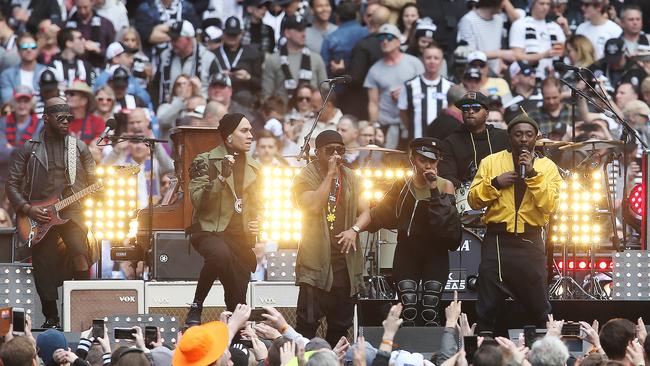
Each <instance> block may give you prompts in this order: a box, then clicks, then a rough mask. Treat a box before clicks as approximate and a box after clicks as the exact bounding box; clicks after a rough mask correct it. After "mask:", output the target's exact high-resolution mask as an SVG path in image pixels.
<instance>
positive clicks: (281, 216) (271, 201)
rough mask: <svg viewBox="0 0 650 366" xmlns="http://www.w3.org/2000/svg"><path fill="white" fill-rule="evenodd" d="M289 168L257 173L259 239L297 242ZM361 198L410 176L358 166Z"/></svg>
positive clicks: (377, 195) (298, 217)
mask: <svg viewBox="0 0 650 366" xmlns="http://www.w3.org/2000/svg"><path fill="white" fill-rule="evenodd" d="M299 171H300V170H299V168H293V167H264V168H262V170H261V172H262V174H261V179H262V184H261V189H262V207H263V210H262V216H261V220H260V221H261V222H260V225H261V226H260V234H259V235H260V240H261V241H274V242H279V243H288V244H297V243H298V242H299V241H300V239H301V232H302V225H303V222H302V212H300V210H299V209H298V208H297V207H296V205H295V202H294V201H293V198H292V193H291V189H292V187H293V178H294V177H295V175H296V174H298V172H299ZM355 173H356V174H357V175H358V176H359V177H360V178H361V184H362V197H363V198H364V199H365V200H367V201H369V202H371V203H372V202H376V201H378V200H380V199H381V198H382V197H383V196H384V194H385V193H386V191H388V189H389V188H390V186H391V184H392V183H393V182H394V181H395V180H397V179H403V178H405V177H410V176H411V175H413V173H412V172H411V171H410V170H405V169H358V170H356V171H355Z"/></svg>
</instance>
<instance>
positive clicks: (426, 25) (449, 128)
mask: <svg viewBox="0 0 650 366" xmlns="http://www.w3.org/2000/svg"><path fill="white" fill-rule="evenodd" d="M648 7H649V6H648V2H645V1H632V0H625V1H614V2H612V3H609V1H608V0H585V1H582V2H578V1H571V2H569V1H567V0H528V1H527V0H480V1H474V0H468V1H449V0H273V1H272V0H136V1H129V2H128V3H127V2H125V1H121V0H67V1H55V0H46V1H38V2H35V1H31V2H30V1H26V0H13V1H8V0H5V1H0V103H1V104H2V109H1V110H2V117H1V118H0V181H3V180H4V178H5V176H6V163H7V160H8V159H9V157H10V153H11V150H12V149H13V148H14V147H15V146H20V145H22V144H24V142H25V141H26V140H28V139H30V138H31V137H32V136H34V135H37V134H39V133H40V131H41V130H42V121H41V114H42V111H43V101H44V100H45V99H47V98H49V97H52V96H56V95H61V96H65V97H66V98H67V99H68V100H69V104H70V106H71V108H72V111H73V114H74V117H75V120H74V121H73V122H72V124H71V126H70V131H71V133H72V134H74V135H75V136H77V137H78V138H80V139H82V140H84V141H85V142H86V143H87V144H89V145H90V147H91V150H92V151H93V153H94V156H95V159H96V160H97V162H98V163H102V162H103V163H115V162H120V163H129V162H136V163H143V161H142V159H144V161H146V160H147V159H148V158H147V154H146V149H147V147H146V146H144V147H138V146H134V144H127V143H122V144H121V145H120V144H117V145H114V146H108V147H102V146H97V144H96V141H95V140H96V138H97V137H98V135H99V134H100V133H101V132H102V131H103V130H104V125H105V122H106V120H108V119H110V118H115V119H116V120H117V122H118V128H117V130H116V134H134V133H139V134H144V135H147V136H149V137H154V136H155V137H157V138H163V139H167V138H169V135H170V132H171V130H172V129H173V128H174V127H177V126H182V125H190V126H218V122H219V120H220V118H221V117H222V116H223V115H224V114H225V113H228V112H240V113H244V114H245V115H246V116H248V118H249V120H251V121H252V122H253V127H254V134H255V135H256V138H257V137H264V136H267V134H266V133H262V134H260V133H261V132H262V130H268V131H270V132H271V135H272V138H274V139H276V141H275V142H274V144H275V146H276V149H275V150H274V154H275V156H274V157H273V159H268V161H269V163H271V164H281V165H286V164H288V165H299V163H298V162H297V161H296V159H294V158H292V156H294V155H296V154H297V153H298V151H299V148H300V146H301V145H302V144H303V141H304V138H305V136H306V135H307V133H308V131H309V130H310V127H311V126H312V124H314V123H316V128H315V130H314V133H313V134H312V135H311V137H312V139H313V138H315V136H316V135H317V134H318V133H319V132H320V131H322V130H325V129H338V130H340V131H350V134H349V136H350V137H348V138H347V140H346V142H347V143H348V144H349V145H350V146H349V147H360V146H365V145H368V144H374V145H381V146H385V147H387V148H402V147H404V146H405V144H406V142H407V141H408V140H410V139H412V138H416V137H420V136H433V137H437V138H440V139H445V138H446V137H447V136H449V135H450V134H451V133H452V132H453V131H454V130H455V129H456V128H457V127H458V126H459V125H460V124H462V118H461V114H460V113H459V111H458V110H457V108H455V107H454V105H453V102H452V103H450V101H453V100H457V98H458V96H459V95H462V94H463V93H464V92H466V91H481V92H482V93H484V94H486V95H488V96H490V98H491V101H492V103H491V112H490V118H489V123H490V124H494V125H495V126H496V127H498V128H503V127H504V126H505V125H506V124H507V122H508V121H509V120H510V119H511V118H512V117H513V116H514V115H516V114H517V113H520V112H521V111H522V110H523V111H526V112H527V113H529V114H530V115H531V116H533V118H535V119H536V120H537V122H538V123H539V125H540V127H541V132H542V133H543V134H544V135H545V136H546V137H549V138H552V139H569V138H571V136H572V132H573V131H572V122H573V121H572V119H571V116H572V113H571V112H572V108H571V106H572V105H577V106H578V107H579V108H576V109H578V113H577V118H576V121H575V126H576V131H577V132H579V133H578V136H577V139H578V140H584V139H587V138H589V137H593V136H592V135H593V134H590V132H585V131H592V130H594V128H592V127H593V125H595V124H598V121H604V122H605V123H604V124H603V126H605V128H606V129H607V131H602V132H603V133H602V135H605V136H608V137H612V138H617V137H618V135H619V134H620V133H621V128H620V125H619V124H618V123H617V122H616V121H615V120H614V119H613V118H612V115H611V114H602V113H601V111H600V110H599V109H598V108H597V107H594V106H592V105H590V104H586V103H585V102H584V101H583V100H581V101H580V103H577V104H576V103H573V100H571V97H572V96H571V92H570V91H569V89H568V88H567V87H566V86H565V85H564V84H563V83H562V82H561V81H560V78H563V79H565V80H568V81H569V82H571V83H573V84H576V85H577V86H578V87H580V88H582V89H584V90H587V91H588V88H587V87H588V86H590V85H596V84H599V85H600V86H602V87H603V89H604V90H606V91H607V94H608V96H609V97H610V98H611V100H612V101H613V103H612V104H613V105H614V107H615V108H616V112H618V113H619V114H620V115H622V116H625V117H626V118H628V119H629V120H630V122H631V123H632V125H633V126H634V128H636V129H637V130H638V131H639V132H640V135H641V136H642V138H643V139H644V140H646V141H647V140H648V131H647V126H646V124H647V122H648V119H649V116H648V115H649V114H650V113H648V111H650V107H648V102H650V100H648V98H650V79H648V78H647V76H648V72H650V43H649V41H648V37H647V36H646V34H645V33H644V32H643V29H646V30H647V29H648V24H644V21H643V20H644V14H645V15H647V14H648V12H649V11H650V10H649V9H648ZM646 23H647V22H646ZM558 61H559V62H564V63H566V64H568V65H571V66H573V67H578V68H583V69H586V70H590V71H591V72H587V71H581V72H580V73H578V72H576V70H577V69H572V68H569V69H563V70H555V69H554V63H555V62H558ZM567 70H568V71H567ZM348 74H349V75H350V76H351V78H350V82H349V83H348V84H345V85H336V87H334V90H333V93H331V94H330V96H329V99H328V101H327V103H325V105H324V108H323V109H322V111H321V104H322V102H323V101H324V99H325V96H327V95H328V93H327V91H328V90H327V88H326V87H327V84H326V83H323V81H324V80H326V79H328V78H335V77H339V76H342V75H348ZM581 79H584V81H582V80H581ZM319 111H320V112H321V113H320V118H319V120H318V121H316V122H314V120H315V119H316V117H317V116H318V114H319V113H318V112H319ZM132 114H134V115H135V117H133V116H132ZM342 119H343V121H345V123H343V126H339V123H340V121H341V120H342ZM134 121H137V122H138V123H135V122H134ZM139 122H142V123H139ZM134 124H138V125H139V126H140V127H138V128H134V127H133V125H134ZM582 125H586V126H587V127H586V128H581V126H582ZM362 131H363V132H364V133H362ZM373 133H374V134H373ZM258 134H259V136H258ZM371 134H372V136H370V135H371ZM352 136H356V137H354V138H353V137H352ZM269 139H270V138H269ZM267 142H268V141H267ZM100 145H101V144H100ZM135 145H137V144H135ZM172 148H173V147H172V146H170V144H165V145H164V148H162V149H161V150H160V151H157V152H156V160H155V161H154V164H153V166H154V168H153V169H154V170H156V171H157V174H156V176H157V180H159V181H158V182H157V184H158V185H159V184H160V183H161V182H160V181H161V180H164V179H166V177H168V176H169V174H171V173H173V169H171V165H170V164H169V156H170V155H171V150H172ZM113 149H115V150H117V152H113V151H112V150H113ZM132 150H134V151H132ZM140 150H142V151H140ZM254 153H255V155H256V156H258V157H259V156H262V155H264V154H267V153H266V152H264V153H263V152H261V151H254ZM132 155H135V156H132ZM360 155H361V156H362V157H363V154H360V153H358V152H352V153H350V154H347V158H348V162H349V163H351V164H353V165H360V164H365V163H369V161H368V160H367V159H366V160H359V156H360ZM116 156H119V158H116ZM140 157H142V158H140ZM156 166H157V167H156ZM637 168H638V167H634V166H632V170H635V169H637ZM144 193H145V194H146V192H144ZM163 193H164V192H160V191H157V192H155V194H156V196H157V198H159V197H161V196H162V194H163ZM143 202H145V200H143Z"/></svg>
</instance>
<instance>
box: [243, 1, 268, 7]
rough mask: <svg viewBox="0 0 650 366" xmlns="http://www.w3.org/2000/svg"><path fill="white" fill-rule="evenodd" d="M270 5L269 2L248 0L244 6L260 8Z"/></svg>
mask: <svg viewBox="0 0 650 366" xmlns="http://www.w3.org/2000/svg"><path fill="white" fill-rule="evenodd" d="M271 3H272V1H271V0H248V1H247V2H246V5H252V6H257V7H260V6H262V5H271Z"/></svg>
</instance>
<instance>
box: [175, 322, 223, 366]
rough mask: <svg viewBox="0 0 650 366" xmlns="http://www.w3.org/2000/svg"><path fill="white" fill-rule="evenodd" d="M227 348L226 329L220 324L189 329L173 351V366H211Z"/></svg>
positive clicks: (202, 325) (211, 323) (206, 324)
mask: <svg viewBox="0 0 650 366" xmlns="http://www.w3.org/2000/svg"><path fill="white" fill-rule="evenodd" d="M227 346H228V327H227V326H226V324H224V323H222V322H218V321H215V322H210V323H205V324H201V325H197V326H194V327H191V328H189V329H188V330H187V331H185V334H183V337H182V338H181V340H180V342H178V345H177V346H176V350H175V351H174V357H173V358H172V364H173V365H174V366H204V365H211V364H212V363H214V362H215V361H216V360H218V359H219V357H221V355H223V354H224V352H225V351H226V347H227Z"/></svg>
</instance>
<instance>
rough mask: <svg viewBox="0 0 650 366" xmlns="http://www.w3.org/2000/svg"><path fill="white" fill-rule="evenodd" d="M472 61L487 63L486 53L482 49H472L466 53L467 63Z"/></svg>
mask: <svg viewBox="0 0 650 366" xmlns="http://www.w3.org/2000/svg"><path fill="white" fill-rule="evenodd" d="M474 61H482V62H483V63H487V55H486V54H485V52H483V51H472V52H470V53H469V54H468V55H467V63H468V64H471V63H472V62H474Z"/></svg>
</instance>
